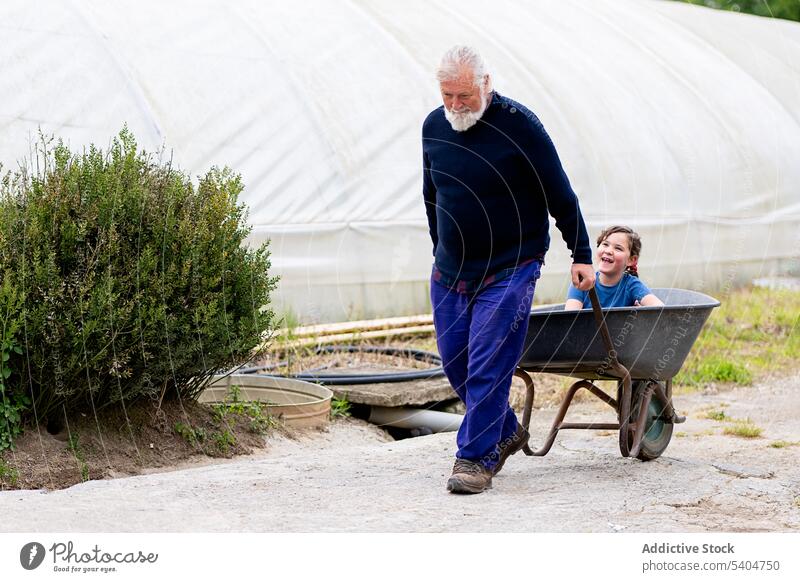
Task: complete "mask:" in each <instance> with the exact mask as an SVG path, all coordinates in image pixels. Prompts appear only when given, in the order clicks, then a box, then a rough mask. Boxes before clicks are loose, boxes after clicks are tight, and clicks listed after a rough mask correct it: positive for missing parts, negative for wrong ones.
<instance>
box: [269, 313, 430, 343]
mask: <svg viewBox="0 0 800 582" xmlns="http://www.w3.org/2000/svg"><path fill="white" fill-rule="evenodd" d="M431 324H433V315H430V314H424V315H411V316H407V317H389V318H385V319H364V320H360V321H341V322H338V323H323V324H320V325H307V326H302V327H296V328H294V329H287V328H283V329H279V330H278V331H277V333H276V335H278V336H287V335H290V334H291V336H292V337H293V338H302V337H307V336H318V335H331V334H342V333H355V332H359V331H372V330H382V329H393V328H397V327H414V326H420V325H431Z"/></svg>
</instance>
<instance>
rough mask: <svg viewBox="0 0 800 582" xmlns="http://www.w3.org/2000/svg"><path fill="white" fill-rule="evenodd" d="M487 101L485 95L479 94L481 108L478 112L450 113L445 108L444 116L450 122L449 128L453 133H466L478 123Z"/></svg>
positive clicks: (467, 110) (450, 111)
mask: <svg viewBox="0 0 800 582" xmlns="http://www.w3.org/2000/svg"><path fill="white" fill-rule="evenodd" d="M488 104H489V100H488V99H487V98H486V95H484V94H483V93H481V108H480V110H478V111H470V110H469V109H466V110H464V111H452V110H450V109H448V108H447V107H445V108H444V116H445V118H446V119H447V121H449V122H450V126H451V127H452V128H453V130H454V131H467V130H468V129H469V128H470V127H472V126H473V125H475V124H476V123H478V120H479V119H480V118H481V117H482V116H483V113H484V111H486V107H487V105H488Z"/></svg>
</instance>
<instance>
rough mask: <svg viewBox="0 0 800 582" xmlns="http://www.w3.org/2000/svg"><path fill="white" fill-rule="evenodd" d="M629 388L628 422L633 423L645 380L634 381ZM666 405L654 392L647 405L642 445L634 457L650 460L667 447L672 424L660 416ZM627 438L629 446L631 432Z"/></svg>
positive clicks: (640, 403)
mask: <svg viewBox="0 0 800 582" xmlns="http://www.w3.org/2000/svg"><path fill="white" fill-rule="evenodd" d="M660 384H661V385H662V387H663V386H664V383H663V382H660ZM631 388H632V391H633V394H632V396H631V413H630V422H632V423H633V422H636V419H637V418H638V417H639V410H640V409H641V407H642V400H643V398H642V396H643V394H644V391H645V388H647V381H646V380H640V381H634V382H633V385H632V386H631ZM666 407H667V403H666V402H665V401H664V400H663V399H662V398H659V396H658V394H656V393H655V392H654V393H653V397H652V398H651V399H650V406H649V407H648V409H649V412H648V414H647V416H646V417H645V428H644V431H645V432H644V436H643V437H642V446H641V447H640V448H639V454H638V455H636V458H638V459H640V460H642V461H652V460H653V459H657V458H658V457H660V456H661V453H663V452H664V451H665V450H666V449H667V446H668V445H669V441H670V440H671V439H672V428H673V426H674V425H673V424H672V423H671V422H668V421H665V420H663V419H662V418H661V417H662V416H663V414H664V409H665V408H666ZM628 438H629V446H632V445H633V443H632V441H633V434H632V433H631V435H630V436H629V437H628Z"/></svg>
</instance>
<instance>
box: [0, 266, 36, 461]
mask: <svg viewBox="0 0 800 582" xmlns="http://www.w3.org/2000/svg"><path fill="white" fill-rule="evenodd" d="M20 305H21V297H20V294H19V292H18V291H17V289H16V288H15V287H14V284H13V282H12V280H11V277H10V276H6V277H3V280H2V282H0V451H2V450H5V449H8V448H12V449H13V448H14V438H16V437H17V436H18V435H19V434H20V433H21V432H22V420H23V415H24V413H25V411H26V410H27V408H28V406H29V405H30V403H31V401H30V398H28V397H27V396H26V395H25V391H24V388H23V387H22V386H17V387H16V388H15V389H12V382H13V379H12V378H11V373H12V371H11V366H12V365H13V364H14V361H12V359H13V360H16V359H18V358H19V356H20V355H22V346H20V345H19V343H18V342H17V335H18V332H19V324H20V320H21V316H20Z"/></svg>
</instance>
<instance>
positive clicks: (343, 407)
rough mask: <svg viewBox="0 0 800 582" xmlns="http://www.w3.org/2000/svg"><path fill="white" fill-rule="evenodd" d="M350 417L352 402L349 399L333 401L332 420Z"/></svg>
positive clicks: (335, 399)
mask: <svg viewBox="0 0 800 582" xmlns="http://www.w3.org/2000/svg"><path fill="white" fill-rule="evenodd" d="M348 416H350V402H348V401H347V398H335V397H334V398H332V399H331V418H346V417H348Z"/></svg>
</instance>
